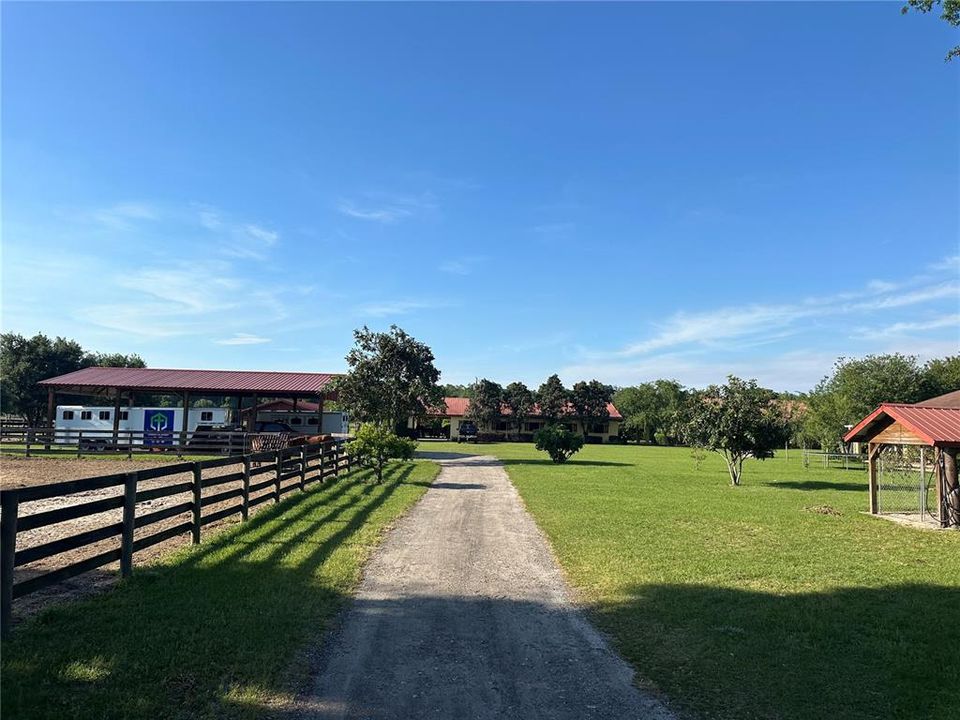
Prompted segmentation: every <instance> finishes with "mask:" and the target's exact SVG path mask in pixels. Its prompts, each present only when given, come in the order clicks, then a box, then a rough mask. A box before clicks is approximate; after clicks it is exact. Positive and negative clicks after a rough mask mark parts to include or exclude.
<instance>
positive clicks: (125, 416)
mask: <svg viewBox="0 0 960 720" xmlns="http://www.w3.org/2000/svg"><path fill="white" fill-rule="evenodd" d="M120 419H121V420H129V419H130V411H129V410H121V411H120Z"/></svg>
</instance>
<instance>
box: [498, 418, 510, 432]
mask: <svg viewBox="0 0 960 720" xmlns="http://www.w3.org/2000/svg"><path fill="white" fill-rule="evenodd" d="M509 429H510V424H509V423H508V422H507V421H506V420H500V421H499V422H498V423H497V430H509Z"/></svg>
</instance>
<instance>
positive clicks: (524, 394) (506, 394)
mask: <svg viewBox="0 0 960 720" xmlns="http://www.w3.org/2000/svg"><path fill="white" fill-rule="evenodd" d="M535 402H536V399H535V398H534V395H533V392H532V391H531V390H530V388H528V387H527V386H526V385H524V384H523V383H522V382H512V383H510V384H509V385H507V387H505V388H504V390H503V404H504V405H505V406H506V407H507V409H508V410H509V411H510V421H511V424H513V425H514V426H515V427H516V430H517V436H518V437H519V435H520V431H521V430H522V429H523V419H524V418H525V417H526V416H527V415H529V414H530V413H531V412H532V411H533V406H534V403H535Z"/></svg>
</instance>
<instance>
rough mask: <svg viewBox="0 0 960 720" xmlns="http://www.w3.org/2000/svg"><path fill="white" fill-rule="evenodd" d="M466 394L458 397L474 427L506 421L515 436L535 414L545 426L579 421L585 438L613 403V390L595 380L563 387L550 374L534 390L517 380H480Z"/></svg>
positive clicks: (490, 426) (605, 416) (609, 386)
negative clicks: (467, 401) (466, 404)
mask: <svg viewBox="0 0 960 720" xmlns="http://www.w3.org/2000/svg"><path fill="white" fill-rule="evenodd" d="M467 392H468V395H465V396H461V397H469V398H470V407H469V408H468V410H467V417H468V418H469V419H471V420H473V421H474V422H476V423H477V424H478V425H482V426H486V427H488V428H496V427H497V425H498V424H499V423H500V422H504V421H506V422H507V423H508V424H509V427H510V429H511V431H512V432H514V433H515V434H516V435H517V436H519V435H520V434H521V432H522V430H523V423H524V421H525V420H526V419H527V418H528V417H529V416H530V415H531V414H533V413H534V412H535V411H536V412H537V416H538V418H540V419H541V420H542V421H543V422H544V424H545V425H547V426H552V425H556V424H558V423H560V422H561V421H577V422H579V423H580V426H581V434H582V435H584V436H585V435H587V433H588V431H589V427H590V425H592V424H595V423H601V422H605V421H606V420H608V419H609V417H610V411H609V409H608V404H609V403H610V402H611V401H612V400H613V393H614V389H613V386H611V385H606V384H604V383H602V382H600V381H599V380H590V381H584V382H578V383H574V385H573V387H570V388H567V387H565V386H564V384H563V382H562V381H561V380H560V377H559V376H558V375H551V376H550V377H548V378H547V379H546V381H544V383H543V384H542V385H540V387H539V388H537V390H535V391H534V390H531V389H530V388H528V387H527V386H526V385H525V384H524V383H522V382H519V381H516V382H512V383H510V384H509V385H507V386H506V387H504V386H502V385H500V384H499V383H497V382H494V381H493V380H488V379H486V378H481V379H479V380H477V381H476V382H474V383H473V384H471V385H469V386H468V388H467Z"/></svg>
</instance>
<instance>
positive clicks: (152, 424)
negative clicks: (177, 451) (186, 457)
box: [143, 408, 174, 445]
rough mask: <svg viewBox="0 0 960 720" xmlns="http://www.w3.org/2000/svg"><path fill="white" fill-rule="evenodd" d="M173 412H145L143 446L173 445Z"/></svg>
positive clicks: (147, 410) (149, 410) (146, 410)
mask: <svg viewBox="0 0 960 720" xmlns="http://www.w3.org/2000/svg"><path fill="white" fill-rule="evenodd" d="M173 413H174V411H173V410H151V409H149V408H147V409H145V410H144V411H143V444H144V445H173V430H174V428H173Z"/></svg>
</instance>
